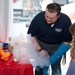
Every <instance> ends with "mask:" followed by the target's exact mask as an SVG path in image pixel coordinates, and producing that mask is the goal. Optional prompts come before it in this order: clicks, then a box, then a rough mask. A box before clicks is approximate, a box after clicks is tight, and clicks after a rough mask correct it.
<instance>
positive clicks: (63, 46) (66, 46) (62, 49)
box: [49, 42, 70, 64]
mask: <svg viewBox="0 0 75 75" xmlns="http://www.w3.org/2000/svg"><path fill="white" fill-rule="evenodd" d="M69 49H70V42H69V43H67V42H63V43H62V44H61V45H60V47H59V48H58V49H57V50H56V51H55V52H54V54H53V55H52V56H51V57H50V59H49V60H50V64H54V63H55V62H56V61H57V60H58V59H59V58H60V57H62V56H63V55H64V54H65V53H66V52H67V51H68V50H69Z"/></svg>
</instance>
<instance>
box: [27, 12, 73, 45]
mask: <svg viewBox="0 0 75 75" xmlns="http://www.w3.org/2000/svg"><path fill="white" fill-rule="evenodd" d="M44 15H45V12H41V13H39V14H37V15H36V16H35V17H34V19H33V20H32V22H31V24H30V27H29V29H28V32H27V33H28V34H31V36H36V37H37V38H38V40H40V41H41V42H44V43H46V44H59V43H62V42H63V41H64V42H70V41H71V40H72V38H71V34H70V32H69V27H70V25H72V24H71V21H70V19H69V17H68V16H67V15H65V14H63V13H61V14H60V17H59V18H58V19H57V21H56V22H55V23H54V26H52V25H49V24H47V22H46V20H45V17H44Z"/></svg>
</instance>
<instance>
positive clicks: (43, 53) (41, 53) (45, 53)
mask: <svg viewBox="0 0 75 75" xmlns="http://www.w3.org/2000/svg"><path fill="white" fill-rule="evenodd" d="M39 53H40V55H41V56H43V57H44V56H48V53H47V51H45V50H43V49H42V50H41V51H40V52H39Z"/></svg>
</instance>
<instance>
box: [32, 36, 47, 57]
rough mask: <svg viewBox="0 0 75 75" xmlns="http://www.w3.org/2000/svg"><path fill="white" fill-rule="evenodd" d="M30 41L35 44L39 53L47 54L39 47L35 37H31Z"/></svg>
mask: <svg viewBox="0 0 75 75" xmlns="http://www.w3.org/2000/svg"><path fill="white" fill-rule="evenodd" d="M32 42H33V43H34V44H35V46H36V50H37V51H38V52H39V53H40V55H42V56H45V55H48V53H47V52H46V51H45V50H43V49H42V48H41V47H40V45H39V44H38V42H37V40H36V38H35V37H32Z"/></svg>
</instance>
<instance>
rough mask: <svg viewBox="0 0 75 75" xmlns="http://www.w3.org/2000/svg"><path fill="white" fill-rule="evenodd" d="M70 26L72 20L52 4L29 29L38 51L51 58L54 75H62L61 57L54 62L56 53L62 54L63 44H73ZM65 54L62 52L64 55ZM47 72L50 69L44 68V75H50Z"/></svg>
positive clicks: (36, 18) (58, 6) (38, 15)
mask: <svg viewBox="0 0 75 75" xmlns="http://www.w3.org/2000/svg"><path fill="white" fill-rule="evenodd" d="M70 25H71V20H70V19H69V17H68V16H67V15H65V14H63V13H61V7H60V5H59V4H58V3H51V4H48V5H47V7H46V11H43V12H40V13H39V14H37V15H36V16H35V17H34V19H33V20H32V22H31V24H30V27H29V29H28V34H31V36H32V40H33V42H34V44H35V45H36V50H37V51H38V52H39V53H40V54H41V55H42V56H45V55H47V54H49V56H50V57H51V59H50V63H51V69H52V75H61V66H60V61H61V56H60V58H59V59H58V58H57V60H56V59H55V60H54V57H56V53H57V54H59V52H60V53H61V50H60V46H62V43H63V42H64V43H65V44H69V43H70V42H71V40H72V38H71V34H70V33H69V27H70ZM58 49H59V50H58ZM61 49H62V48H61ZM65 49H66V48H65ZM57 51H59V52H57ZM64 51H65V52H66V51H67V50H64ZM65 52H63V51H62V53H63V54H64V53H65ZM53 54H54V55H53ZM63 54H61V55H63ZM47 70H48V68H43V72H44V73H43V75H48V72H47Z"/></svg>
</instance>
